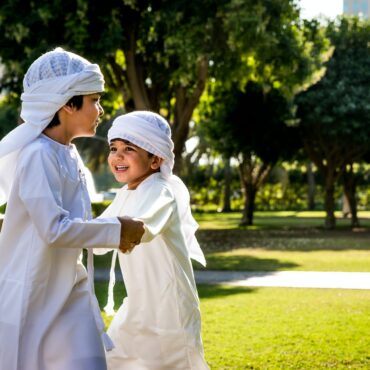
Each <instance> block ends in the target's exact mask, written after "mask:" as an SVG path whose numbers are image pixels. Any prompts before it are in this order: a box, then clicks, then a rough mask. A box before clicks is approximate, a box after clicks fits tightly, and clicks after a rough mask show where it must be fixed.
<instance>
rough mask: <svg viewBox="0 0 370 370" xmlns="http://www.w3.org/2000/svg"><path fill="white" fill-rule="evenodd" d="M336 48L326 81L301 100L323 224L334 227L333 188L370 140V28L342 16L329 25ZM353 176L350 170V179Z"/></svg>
mask: <svg viewBox="0 0 370 370" xmlns="http://www.w3.org/2000/svg"><path fill="white" fill-rule="evenodd" d="M327 35H328V37H329V38H330V40H331V42H332V44H333V45H334V47H335V50H334V53H333V55H332V57H331V58H330V60H329V61H328V62H327V64H326V73H325V75H324V77H323V78H322V79H321V80H320V81H319V82H318V83H317V84H315V85H313V86H312V87H310V88H309V89H308V90H307V91H304V92H303V93H301V94H300V95H299V96H298V97H297V99H296V102H297V105H298V110H297V116H298V118H299V119H300V130H301V133H302V138H303V142H304V147H305V150H306V152H307V154H308V156H309V158H310V159H311V160H312V161H313V162H314V163H315V165H316V166H317V168H318V170H319V171H320V172H321V173H322V175H323V177H324V179H325V210H326V220H325V226H326V227H327V228H329V229H331V228H334V227H335V216H334V210H335V200H334V189H335V184H336V182H337V180H338V179H339V178H340V176H341V175H342V174H343V172H344V171H345V169H346V167H347V166H349V167H351V165H352V164H353V163H354V162H356V161H358V160H360V159H361V158H362V156H363V155H364V154H365V153H366V151H367V150H368V142H369V139H370V125H369V121H370V54H369V49H368V45H369V42H370V24H369V23H367V22H362V21H360V20H358V19H356V18H352V19H351V18H349V19H348V18H342V19H340V20H338V21H334V22H331V23H329V24H328V27H327ZM350 176H351V172H350V171H349V172H348V173H347V176H346V181H347V182H348V181H349V179H348V177H350Z"/></svg>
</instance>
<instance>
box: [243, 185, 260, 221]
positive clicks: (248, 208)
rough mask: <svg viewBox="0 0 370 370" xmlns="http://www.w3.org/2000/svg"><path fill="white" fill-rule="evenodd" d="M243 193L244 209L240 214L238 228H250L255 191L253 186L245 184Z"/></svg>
mask: <svg viewBox="0 0 370 370" xmlns="http://www.w3.org/2000/svg"><path fill="white" fill-rule="evenodd" d="M244 191H245V198H244V209H243V213H242V219H241V221H240V226H250V225H253V215H254V207H255V202H256V194H257V190H256V189H254V186H253V185H247V184H245V186H244Z"/></svg>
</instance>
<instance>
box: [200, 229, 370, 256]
mask: <svg viewBox="0 0 370 370" xmlns="http://www.w3.org/2000/svg"><path fill="white" fill-rule="evenodd" d="M197 238H198V241H199V243H200V245H201V247H202V249H203V251H204V252H205V253H212V252H224V251H229V250H232V249H240V248H260V249H265V250H275V251H307V252H309V251H317V250H332V251H337V250H354V249H359V250H368V249H369V239H370V230H369V229H365V228H363V229H356V230H351V229H336V230H325V229H323V228H310V227H306V228H279V229H269V230H247V229H216V230H215V229H202V230H199V231H198V232H197Z"/></svg>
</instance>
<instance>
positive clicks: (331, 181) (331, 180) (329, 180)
mask: <svg viewBox="0 0 370 370" xmlns="http://www.w3.org/2000/svg"><path fill="white" fill-rule="evenodd" d="M334 190H335V177H334V174H333V173H331V171H330V169H329V168H328V171H327V173H326V176H325V211H326V217H325V228H326V229H330V230H331V229H334V228H335V224H336V220H335V215H334V211H335V200H334Z"/></svg>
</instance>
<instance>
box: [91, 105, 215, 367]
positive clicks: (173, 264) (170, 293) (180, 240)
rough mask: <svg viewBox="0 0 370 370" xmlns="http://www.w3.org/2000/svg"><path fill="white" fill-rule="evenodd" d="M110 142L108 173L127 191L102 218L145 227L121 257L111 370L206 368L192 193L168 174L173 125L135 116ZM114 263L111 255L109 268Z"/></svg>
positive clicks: (121, 123) (119, 124)
mask: <svg viewBox="0 0 370 370" xmlns="http://www.w3.org/2000/svg"><path fill="white" fill-rule="evenodd" d="M108 140H109V143H110V154H109V157H108V163H109V166H110V169H111V171H112V172H113V174H114V176H115V178H116V179H117V181H119V182H124V183H126V184H127V185H126V186H124V187H123V188H122V189H121V190H120V192H119V193H118V194H117V196H116V198H115V199H114V201H113V202H112V204H111V206H110V207H109V208H108V209H107V210H106V212H105V213H104V214H103V215H104V216H108V215H109V216H113V215H127V216H130V217H137V218H138V219H140V220H142V221H143V222H144V228H145V233H144V236H143V238H142V243H143V244H142V245H140V248H135V249H134V250H133V251H132V252H131V253H130V254H129V255H123V254H120V256H119V262H120V265H121V270H122V274H123V278H124V282H125V286H126V290H127V295H128V297H127V298H125V300H124V302H123V304H122V306H121V307H120V308H119V310H118V312H117V314H116V315H115V317H114V319H113V321H112V323H111V325H110V327H109V329H108V333H109V335H110V336H111V337H112V339H113V341H114V343H115V346H116V347H115V348H114V350H113V351H111V352H109V353H108V354H107V361H108V368H109V369H110V370H119V369H122V370H144V369H145V370H149V369H150V370H153V369H161V370H164V369H168V370H175V369H182V370H184V369H196V370H202V369H208V366H207V364H206V362H205V360H204V355H203V346H202V341H201V335H200V329H201V328H200V326H201V319H200V311H199V299H198V294H197V289H196V285H195V281H194V274H193V269H192V265H191V262H190V257H191V258H194V259H196V260H198V261H199V262H200V263H202V264H204V265H205V259H204V255H203V253H202V251H201V249H200V247H199V244H198V243H197V240H196V238H195V235H194V233H195V230H196V229H197V224H196V222H195V220H194V219H193V217H192V215H191V211H190V204H189V200H190V199H189V192H188V190H187V188H186V186H185V185H184V183H183V182H182V181H181V180H180V179H179V178H178V177H177V176H174V175H172V168H173V164H174V155H173V152H172V151H173V142H172V140H171V130H170V127H169V125H168V123H167V121H166V120H164V118H162V117H161V116H160V115H158V114H155V113H152V112H144V111H138V112H132V113H129V114H126V115H123V116H120V117H118V118H117V119H116V120H115V121H114V122H113V125H112V127H111V129H110V130H109V132H108ZM94 252H96V253H97V254H99V251H94ZM114 261H115V253H114V257H113V264H112V269H114ZM113 271H114V270H113ZM111 289H113V288H112V287H111ZM108 302H110V303H111V304H112V290H110V300H109V301H108ZM110 308H112V307H110Z"/></svg>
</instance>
